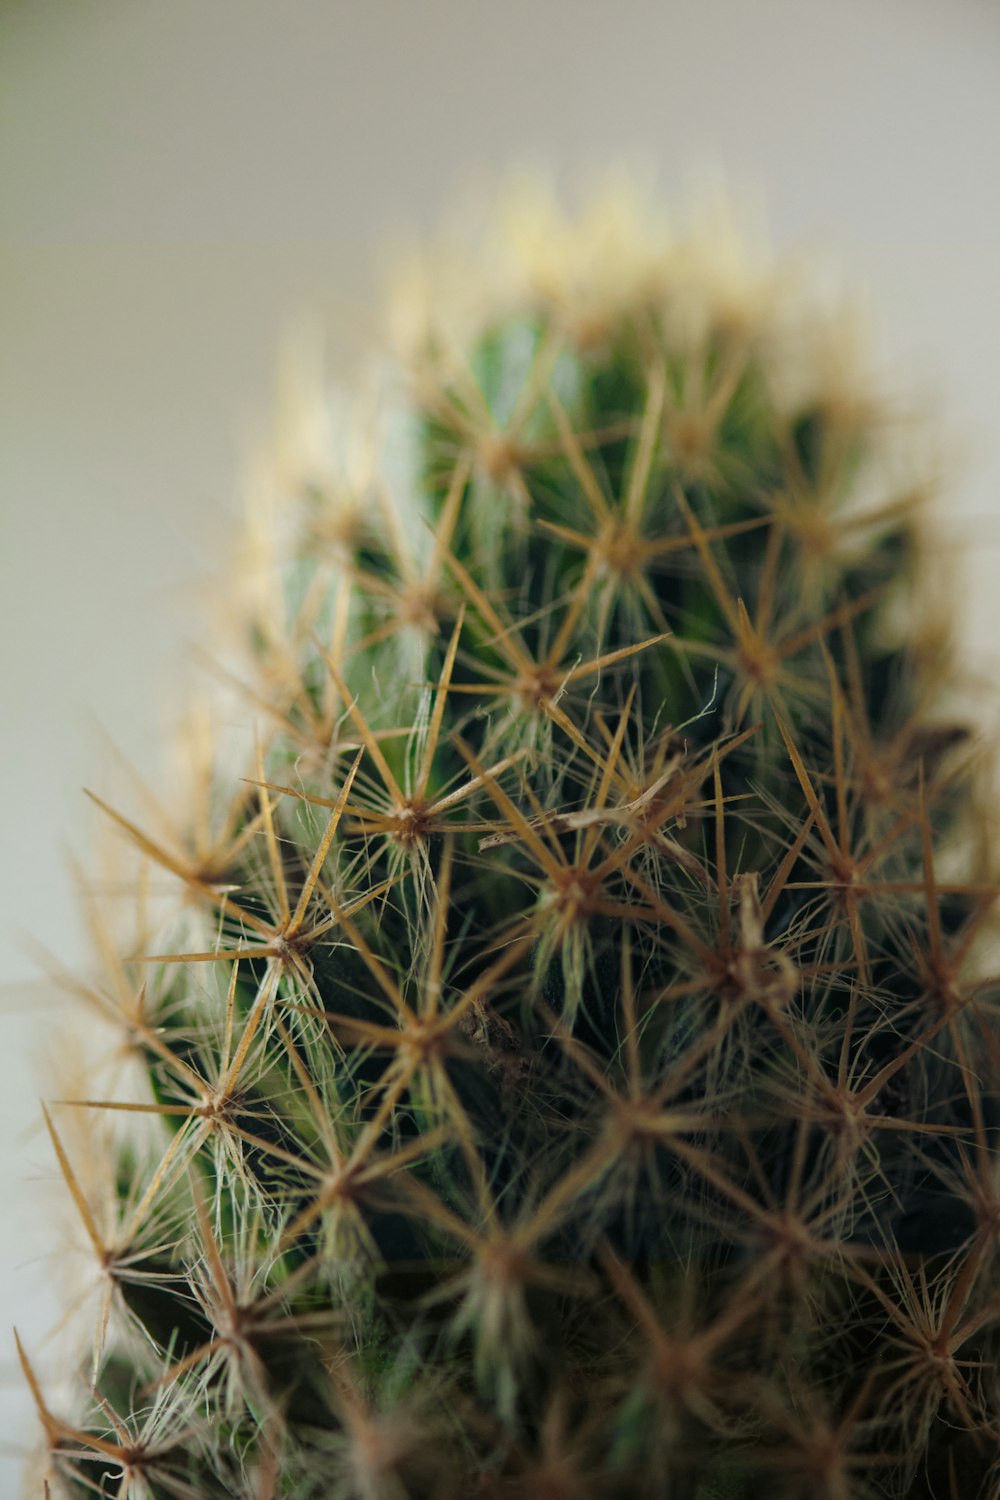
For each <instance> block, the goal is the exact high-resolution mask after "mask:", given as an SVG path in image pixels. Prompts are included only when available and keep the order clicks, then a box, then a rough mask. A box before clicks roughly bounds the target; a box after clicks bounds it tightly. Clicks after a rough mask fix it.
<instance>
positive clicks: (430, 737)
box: [25, 203, 1000, 1500]
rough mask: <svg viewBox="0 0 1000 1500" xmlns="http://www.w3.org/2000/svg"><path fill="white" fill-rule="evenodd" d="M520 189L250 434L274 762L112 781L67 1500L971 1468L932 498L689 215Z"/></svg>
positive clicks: (960, 782)
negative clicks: (174, 791) (383, 328)
mask: <svg viewBox="0 0 1000 1500" xmlns="http://www.w3.org/2000/svg"><path fill="white" fill-rule="evenodd" d="M508 219H509V220H510V222H509V223H508V224H507V228H506V230H505V231H504V232H502V233H501V232H500V231H495V233H494V237H493V239H492V241H491V255H492V258H493V260H494V262H495V265H494V267H493V271H492V273H491V274H492V276H493V282H492V287H493V290H492V291H491V292H490V293H488V294H485V295H484V294H483V293H482V292H481V291H480V292H479V293H478V294H477V297H476V298H475V299H469V300H468V302H467V305H465V306H463V303H462V298H461V296H460V295H458V293H457V292H456V289H455V287H454V285H452V286H451V287H450V289H449V293H448V296H447V297H446V298H445V299H444V300H443V302H442V303H440V304H439V303H437V302H436V301H435V300H434V297H433V296H432V297H431V298H430V299H429V301H428V304H427V306H428V308H429V312H426V313H425V312H424V311H423V309H422V308H420V307H418V305H417V303H416V302H415V301H414V300H413V297H412V295H411V298H410V301H409V302H408V303H407V305H406V312H407V318H406V327H405V334H406V338H407V342H408V350H407V353H406V357H405V359H404V360H403V361H401V362H400V364H399V365H397V366H394V367H393V371H390V373H389V374H388V375H386V377H385V378H384V380H383V381H382V383H381V385H380V393H379V399H378V401H377V403H376V410H375V413H374V415H373V416H372V417H371V419H370V420H366V421H364V422H362V421H361V420H360V419H359V418H358V417H357V416H356V414H355V415H354V416H352V417H351V419H350V420H349V421H347V422H344V423H341V424H340V425H341V426H342V427H343V429H344V430H343V432H337V431H336V426H337V424H336V423H335V421H334V417H333V415H332V414H331V410H330V409H329V408H322V407H319V406H316V407H308V408H307V407H300V409H299V417H300V418H301V420H299V422H298V426H297V428H296V429H295V431H294V432H293V433H292V434H291V438H290V440H289V441H285V442H283V443H281V444H278V445H276V448H275V454H274V461H273V463H272V466H271V468H270V471H269V473H268V475H267V477H266V482H263V481H262V482H261V484H260V485H259V486H258V489H257V492H256V498H257V501H258V502H259V503H258V507H257V510H256V512H255V520H254V524H253V525H252V526H251V528H250V531H249V540H250V543H251V547H250V551H249V553H248V555H247V556H246V557H245V558H244V560H243V565H242V568H241V573H240V579H239V587H238V589H237V590H236V591H234V593H235V596H236V602H237V603H238V610H239V620H240V628H241V634H242V640H243V645H244V655H245V661H246V665H245V667H244V673H243V675H244V681H245V690H246V696H245V698H244V700H243V702H244V708H243V715H244V718H249V717H252V718H256V719H257V720H258V721H259V731H260V737H259V741H258V744H257V748H256V751H255V753H254V754H253V755H251V756H249V757H248V759H247V761H246V763H245V764H244V765H242V766H241V767H240V768H239V769H238V770H234V769H233V763H232V759H231V757H229V756H228V755H223V754H221V753H217V752H216V750H215V748H214V747H213V746H210V748H209V753H208V755H207V757H206V758H204V759H203V760H202V762H201V763H200V770H199V772H198V775H197V776H196V777H195V779H194V780H193V781H192V783H191V788H190V790H189V792H188V795H187V796H186V797H185V799H184V803H183V807H182V809H181V812H180V815H179V818H178V819H177V820H176V822H175V829H174V831H173V832H163V833H161V832H160V831H159V830H157V829H153V828H150V827H148V826H147V824H145V823H140V822H138V821H133V820H132V818H131V816H130V815H128V814H127V813H126V812H124V811H121V810H119V809H117V808H115V809H114V810H112V809H111V808H110V807H109V808H108V811H109V814H110V817H111V818H112V820H113V821H114V822H115V824H116V825H117V828H118V830H119V832H121V833H122V834H123V835H124V836H125V839H126V842H127V843H128V844H130V845H131V846H132V847H133V849H134V850H137V851H138V855H139V857H140V862H141V864H142V865H143V866H144V867H145V868H146V869H147V870H149V871H151V872H152V874H153V875H154V876H155V877H156V878H157V880H158V881H159V880H160V879H161V877H169V880H170V882H171V883H172V885H173V887H174V888H175V890H176V894H177V896H178V897H179V898H180V899H179V900H178V901H176V902H175V903H174V904H173V906H172V908H171V911H170V914H169V916H168V917H163V916H162V914H161V913H160V912H159V910H158V909H157V912H156V920H155V922H154V921H153V920H152V918H150V917H149V916H148V915H147V916H145V917H144V919H143V922H142V924H141V931H140V933H139V935H138V936H137V937H136V938H134V939H133V940H132V942H131V945H125V946H124V947H121V948H119V949H117V950H113V949H112V948H111V945H110V944H108V943H105V944H104V948H105V957H106V973H105V975H104V978H103V980H102V981H101V982H99V983H95V984H94V985H93V986H78V988H79V989H81V990H83V991H84V992H85V994H86V998H87V1000H88V1002H89V1003H90V1004H91V1006H92V1007H95V1008H96V1009H98V1010H99V1011H100V1012H101V1014H102V1016H103V1017H104V1019H105V1020H107V1021H110V1022H111V1024H112V1026H113V1027H115V1028H117V1043H118V1045H117V1046H116V1066H115V1069H114V1071H113V1074H112V1075H111V1076H109V1077H108V1078H107V1079H105V1080H102V1081H101V1082H100V1083H95V1082H94V1081H93V1080H89V1081H88V1083H87V1086H86V1090H85V1094H86V1101H87V1105H86V1108H85V1109H81V1108H79V1107H75V1108H73V1109H72V1110H71V1109H70V1108H69V1107H64V1108H61V1109H60V1110H59V1111H58V1112H57V1111H55V1110H53V1111H52V1113H51V1114H50V1116H49V1117H48V1122H49V1128H50V1131H51V1135H52V1140H53V1144H54V1148H55V1151H56V1153H57V1156H58V1161H59V1165H60V1168H61V1171H62V1173H63V1175H64V1177H65V1179H66V1182H67V1184H68V1187H69V1189H70V1192H71V1196H72V1199H73V1202H74V1204H75V1208H76V1210H77V1212H78V1214H79V1217H80V1220H81V1223H82V1225H83V1227H84V1229H85V1230H86V1236H87V1241H88V1245H89V1250H90V1253H91V1256H92V1258H96V1268H97V1272H98V1281H99V1284H100V1286H101V1299H102V1300H101V1306H100V1309H99V1312H98V1315H97V1319H96V1323H97V1332H96V1335H95V1338H94V1343H93V1349H92V1354H91V1355H90V1357H89V1362H88V1364H87V1368H86V1371H85V1372H84V1374H83V1376H82V1378H81V1381H80V1391H81V1396H80V1402H79V1404H78V1406H77V1408H76V1409H75V1410H72V1411H71V1412H70V1413H69V1415H66V1416H64V1415H57V1414H56V1412H55V1411H54V1409H53V1404H52V1401H51V1398H48V1397H47V1396H46V1395H45V1394H44V1393H43V1392H42V1389H41V1386H40V1384H39V1382H38V1381H37V1380H36V1379H35V1377H34V1375H33V1373H31V1371H32V1367H31V1365H30V1364H28V1361H27V1357H26V1356H25V1366H26V1369H27V1370H28V1372H29V1378H30V1379H31V1381H32V1386H33V1389H34V1392H35V1396H36V1400H37V1403H38V1407H39V1411H40V1413H41V1417H42V1422H43V1425H44V1429H45V1436H46V1445H47V1450H48V1463H49V1471H48V1472H49V1480H50V1483H51V1484H52V1485H53V1487H54V1488H53V1493H55V1492H56V1491H58V1492H59V1493H65V1494H67V1495H77V1494H85V1493H98V1494H118V1495H120V1496H126V1495H127V1496H129V1497H132V1500H138V1497H147V1496H148V1497H155V1500H159V1497H182V1496H184V1497H187V1496H190V1497H199V1500H205V1497H211V1496H215V1495H218V1496H241V1497H246V1500H251V1497H254V1500H265V1497H277V1496H282V1497H296V1500H298V1497H301V1500H306V1497H316V1500H320V1497H328V1496H342V1497H345V1500H346V1497H352V1500H353V1497H359V1500H361V1497H363V1500H376V1497H377V1500H403V1497H409V1500H453V1497H466V1496H474V1495H475V1496H494V1495H496V1496H500V1495H512V1496H513V1495H517V1496H537V1497H543V1496H544V1497H548V1500H561V1497H567V1500H568V1497H587V1496H595V1497H596V1496H601V1497H616V1500H660V1497H663V1496H667V1495H669V1496H671V1497H676V1500H688V1497H690V1500H722V1497H725V1500H750V1497H756V1496H761V1495H764V1494H767V1495H776V1496H787V1497H794V1496H806V1495H809V1496H811V1497H819V1496H823V1497H828V1500H848V1497H854V1496H877V1495H906V1496H910V1497H931V1496H934V1497H942V1496H949V1497H958V1496H962V1497H965V1496H972V1495H975V1494H980V1493H981V1494H982V1495H984V1496H986V1495H997V1494H1000V1479H998V1473H997V1468H996V1466H995V1464H994V1458H993V1455H994V1453H995V1452H996V1443H997V1437H998V1435H1000V1388H998V1385H997V1379H996V1374H995V1367H994V1366H995V1358H996V1352H997V1314H998V1308H1000V1282H998V1275H997V1269H996V1266H997V1260H996V1250H997V1244H998V1238H1000V1173H998V1171H997V1167H996V1160H995V1158H994V1155H993V1151H994V1141H995V1130H996V1104H997V1095H998V1088H997V1083H998V1076H997V1065H998V1059H1000V1035H998V1029H997V1023H996V994H997V991H996V985H995V984H994V983H993V982H992V981H991V980H989V978H987V977H984V975H983V972H982V969H981V966H980V967H979V968H977V950H978V946H979V945H980V940H981V936H982V934H983V932H984V930H985V924H986V921H987V918H988V916H989V913H990V910H991V906H992V902H993V898H994V895H995V886H994V881H993V877H992V871H991V867H990V864H989V861H988V857H987V855H986V853H984V852H981V845H982V844H983V843H984V841H983V840H982V839H979V838H977V835H978V834H979V833H980V832H981V830H982V804H981V799H980V798H979V795H978V793H977V791H976V787H977V774H976V762H975V757H974V756H973V755H972V754H971V753H970V744H971V742H970V740H969V738H968V736H967V735H966V733H965V732H964V731H963V730H962V729H961V727H959V726H957V725H955V724H953V723H950V722H948V721H947V720H945V719H943V718H942V717H941V705H942V704H943V701H944V699H943V693H944V690H945V687H946V686H947V682H948V678H949V674H950V673H951V672H952V670H953V667H952V659H951V657H950V655H949V652H948V647H947V632H946V630H945V629H944V628H943V627H942V626H941V624H940V620H939V618H938V616H937V614H936V613H935V612H934V611H933V610H932V609H931V607H930V588H931V583H932V581H933V580H932V578H931V575H930V573H929V571H928V570H927V568H926V567H925V565H924V547H923V538H924V531H923V522H922V520H921V519H920V516H919V514H918V513H919V510H920V499H921V495H922V493H923V489H924V488H925V486H924V485H923V484H922V482H921V481H920V479H919V476H918V478H917V480H914V478H913V476H912V475H907V476H904V477H903V478H902V480H900V479H899V477H898V475H897V476H896V478H895V481H894V475H893V467H892V464H891V463H890V462H888V461H887V459H886V453H887V451H888V450H887V446H886V444H887V438H886V433H885V426H886V424H885V421H884V416H883V413H882V411H881V409H880V407H879V405H878V403H876V402H874V401H872V400H871V399H870V397H869V396H868V395H867V394H866V393H865V390H864V387H863V386H862V385H861V384H860V382H859V381H858V379H857V377H853V378H849V377H848V376H846V375H843V374H842V375H839V376H838V374H837V369H836V361H835V360H833V359H832V358H831V355H830V351H831V350H834V349H835V348H836V336H835V334H834V333H833V332H832V331H831V329H830V327H829V326H824V325H823V324H822V323H821V322H820V323H817V322H816V321H815V320H814V319H812V318H811V317H810V316H808V315H807V314H806V313H805V312H803V311H802V310H801V308H800V307H798V306H797V303H796V300H795V298H793V297H792V295H791V294H790V293H786V292H783V291H782V289H781V287H780V285H779V284H777V283H776V282H774V280H773V278H770V277H764V276H763V275H759V276H752V275H751V274H750V273H749V271H748V270H747V269H746V268H745V266H743V265H742V264H741V262H740V261H739V259H738V257H737V256H736V255H735V254H734V252H732V251H731V250H730V248H729V242H728V241H727V240H725V239H724V238H723V237H722V236H721V234H720V232H719V231H718V229H716V230H714V231H713V232H712V234H710V235H707V236H705V235H702V236H697V235H692V236H688V237H680V238H674V239H672V240H667V239H665V238H662V237H660V236H659V235H658V234H652V233H647V234H646V235H645V237H644V236H643V235H642V234H640V233H638V232H637V231H636V230H635V228H634V226H632V225H630V223H629V212H628V210H627V206H626V205H623V204H622V203H618V204H616V205H613V206H611V207H609V206H608V205H607V204H603V205H601V206H600V207H599V208H596V209H595V210H594V211H593V212H592V214H591V217H590V219H589V220H587V219H585V220H584V221H583V227H582V228H581V227H579V226H576V227H574V226H573V225H571V224H570V223H568V222H567V221H564V220H560V219H558V217H556V216H555V214H554V211H552V212H550V213H549V217H548V218H546V217H545V216H544V215H542V214H540V213H539V211H538V210H537V205H536V209H535V211H534V213H533V217H532V216H528V217H527V218H526V217H525V216H524V215H523V214H521V213H520V212H518V213H513V212H512V213H511V214H510V215H508ZM515 221H516V222H515ZM498 246H502V247H504V248H503V253H501V250H500V249H498ZM515 252H516V253H515ZM457 275H458V270H457V269H456V267H452V268H451V273H450V279H451V280H452V282H454V280H455V279H456V277H457ZM444 279H445V280H449V277H445V278H444ZM411 294H412V289H411ZM323 423H325V424H327V427H326V428H324V427H323V425H322V424H323ZM331 434H333V435H332V436H331ZM287 436H288V434H287V433H286V437H287ZM247 704H249V709H248V708H247ZM240 771H242V775H240V774H239V772H240ZM116 954H117V956H116ZM123 1060H124V1061H125V1062H126V1063H127V1065H126V1066H122V1063H123ZM75 1102H76V1105H77V1106H79V1105H80V1104H82V1103H83V1100H82V1099H79V1100H77V1101H75ZM84 1120H87V1121H89V1128H91V1129H92V1130H93V1131H94V1133H95V1136H96V1138H97V1139H98V1144H99V1150H98V1151H97V1153H96V1155H95V1160H96V1162H97V1163H98V1168H99V1170H98V1171H97V1172H96V1174H95V1173H92V1174H91V1175H92V1176H95V1182H94V1183H90V1182H88V1181H85V1177H86V1173H85V1170H84V1166H83V1165H82V1146H83V1143H84V1136H83V1133H82V1122H83V1121H84ZM123 1120H125V1121H126V1122H127V1123H128V1125H129V1127H130V1128H129V1130H128V1132H118V1130H117V1128H115V1127H117V1126H118V1125H119V1124H120V1123H121V1122H122V1121H123ZM101 1172H103V1174H104V1178H103V1182H102V1181H100V1180H96V1178H100V1173H101ZM88 1390H89V1392H90V1394H89V1395H87V1394H86V1392H87V1391H88Z"/></svg>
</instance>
